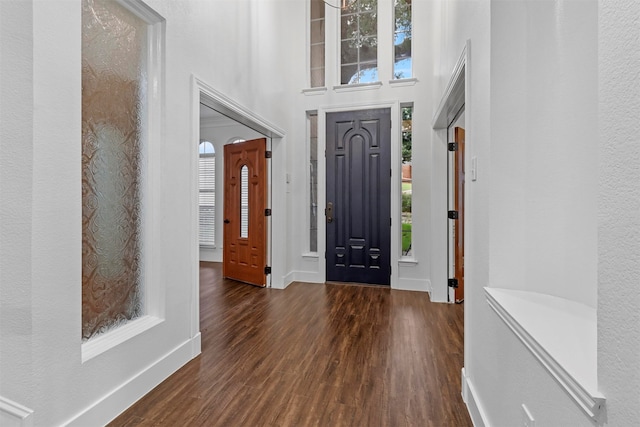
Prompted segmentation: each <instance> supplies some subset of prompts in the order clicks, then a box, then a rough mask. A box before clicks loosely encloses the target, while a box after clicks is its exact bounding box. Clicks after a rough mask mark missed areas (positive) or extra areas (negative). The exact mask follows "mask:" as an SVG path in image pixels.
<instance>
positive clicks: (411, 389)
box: [110, 262, 472, 427]
mask: <svg viewBox="0 0 640 427" xmlns="http://www.w3.org/2000/svg"><path fill="white" fill-rule="evenodd" d="M200 318H201V323H200V327H201V332H202V354H201V355H200V356H198V357H196V358H195V359H194V360H192V361H191V362H190V363H188V364H187V365H185V366H184V367H183V368H181V369H180V370H179V371H178V372H176V373H175V374H173V375H172V376H171V377H169V378H168V379H167V380H166V381H164V382H163V383H162V384H160V385H159V386H158V387H156V388H155V389H154V390H153V391H151V392H150V393H149V394H147V395H146V396H144V397H143V398H142V399H141V400H140V401H138V402H137V403H136V404H134V405H133V406H132V407H131V408H129V409H128V410H127V411H126V412H125V413H123V414H122V415H121V416H120V417H118V418H116V419H115V420H114V421H113V422H112V423H111V424H110V425H112V426H152V425H153V426H158V425H163V426H225V427H235V426H252V427H254V426H298V427H299V426H331V427H336V426H366V427H375V426H394V427H401V426H420V427H427V426H433V427H445V426H456V427H464V426H471V425H472V424H471V420H470V419H469V416H468V414H467V410H466V408H465V406H464V403H463V401H462V398H461V395H460V370H461V368H462V365H463V306H462V305H455V304H451V305H450V304H434V303H431V302H430V301H429V296H428V294H426V293H419V292H407V291H395V290H391V289H389V288H388V287H378V286H359V285H341V284H327V285H321V284H308V283H293V284H291V285H290V286H289V287H288V288H287V289H286V290H284V291H282V290H272V289H261V288H257V287H253V286H250V285H246V284H242V283H238V282H234V281H231V280H225V279H223V278H222V267H221V264H216V263H204V262H203V263H201V264H200Z"/></svg>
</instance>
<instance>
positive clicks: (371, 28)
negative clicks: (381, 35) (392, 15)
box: [359, 13, 378, 37]
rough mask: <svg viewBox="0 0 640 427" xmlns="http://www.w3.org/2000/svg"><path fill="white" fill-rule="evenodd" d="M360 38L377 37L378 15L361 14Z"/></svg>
mask: <svg viewBox="0 0 640 427" xmlns="http://www.w3.org/2000/svg"><path fill="white" fill-rule="evenodd" d="M359 29H360V36H362V37H365V36H377V35H378V14H377V13H363V14H361V15H360V25H359Z"/></svg>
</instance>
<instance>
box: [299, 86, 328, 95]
mask: <svg viewBox="0 0 640 427" xmlns="http://www.w3.org/2000/svg"><path fill="white" fill-rule="evenodd" d="M302 93H303V94H305V95H307V96H314V95H324V94H325V93H327V88H326V87H312V88H309V89H302Z"/></svg>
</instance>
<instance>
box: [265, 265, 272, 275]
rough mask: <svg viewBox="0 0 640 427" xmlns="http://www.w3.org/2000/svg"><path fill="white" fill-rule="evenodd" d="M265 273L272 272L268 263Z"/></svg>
mask: <svg viewBox="0 0 640 427" xmlns="http://www.w3.org/2000/svg"><path fill="white" fill-rule="evenodd" d="M264 274H271V267H269V266H268V265H267V266H265V267H264Z"/></svg>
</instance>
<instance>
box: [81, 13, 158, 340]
mask: <svg viewBox="0 0 640 427" xmlns="http://www.w3.org/2000/svg"><path fill="white" fill-rule="evenodd" d="M82 13H83V15H82V338H83V339H88V338H91V337H93V336H95V335H96V334H98V333H100V332H104V331H105V330H108V329H110V328H113V327H114V326H117V325H120V324H122V323H125V322H127V321H129V320H131V319H134V318H136V317H138V316H140V315H141V314H142V311H143V307H142V295H141V294H142V283H141V282H142V280H141V244H142V243H141V228H142V224H141V221H142V213H141V211H142V208H141V198H142V195H141V186H142V169H143V162H142V142H141V138H142V136H143V133H144V113H145V103H144V99H145V96H146V94H145V90H146V89H145V88H146V61H145V55H146V46H147V35H146V33H147V24H146V23H145V22H143V21H142V20H140V19H139V18H137V17H136V16H135V15H133V14H132V13H131V12H129V11H128V10H126V9H125V8H123V7H122V6H120V5H118V4H117V3H116V2H110V1H104V0H87V1H85V2H84V3H83V11H82Z"/></svg>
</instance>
